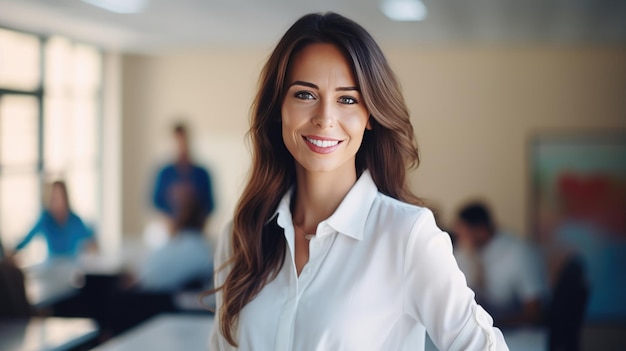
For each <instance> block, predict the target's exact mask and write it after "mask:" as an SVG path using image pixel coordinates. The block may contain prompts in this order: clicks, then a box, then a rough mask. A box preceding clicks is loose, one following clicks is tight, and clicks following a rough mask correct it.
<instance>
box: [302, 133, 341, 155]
mask: <svg viewBox="0 0 626 351" xmlns="http://www.w3.org/2000/svg"><path fill="white" fill-rule="evenodd" d="M303 139H304V142H305V144H306V145H307V146H308V147H309V149H311V151H313V152H316V153H318V154H329V153H331V152H333V151H335V150H336V149H337V148H338V147H339V144H341V143H342V142H343V140H337V139H332V138H325V137H319V136H303Z"/></svg>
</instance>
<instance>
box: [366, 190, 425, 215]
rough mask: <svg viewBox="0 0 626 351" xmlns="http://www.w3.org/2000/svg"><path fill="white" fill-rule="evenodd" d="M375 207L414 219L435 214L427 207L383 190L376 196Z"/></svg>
mask: <svg viewBox="0 0 626 351" xmlns="http://www.w3.org/2000/svg"><path fill="white" fill-rule="evenodd" d="M374 207H375V208H374V209H375V210H377V211H381V212H383V213H385V214H387V215H391V216H398V217H403V218H407V219H412V220H414V221H415V220H417V219H419V218H421V217H424V216H426V217H428V216H433V213H432V211H431V210H430V209H428V208H427V207H424V206H420V205H415V204H410V203H408V202H404V201H402V200H398V199H396V198H393V197H391V196H389V195H385V194H383V193H381V192H378V194H377V196H376V200H375V201H374Z"/></svg>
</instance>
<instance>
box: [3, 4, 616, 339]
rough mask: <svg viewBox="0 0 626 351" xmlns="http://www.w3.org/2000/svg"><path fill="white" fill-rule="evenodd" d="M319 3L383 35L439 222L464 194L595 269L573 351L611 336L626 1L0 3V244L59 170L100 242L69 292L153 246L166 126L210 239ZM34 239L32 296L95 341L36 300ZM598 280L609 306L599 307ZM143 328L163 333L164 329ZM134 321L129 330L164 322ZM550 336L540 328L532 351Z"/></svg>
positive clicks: (39, 252) (534, 240) (131, 263)
mask: <svg viewBox="0 0 626 351" xmlns="http://www.w3.org/2000/svg"><path fill="white" fill-rule="evenodd" d="M416 3H417V4H421V5H424V7H422V6H421V5H420V6H418V5H415V4H416ZM394 6H396V7H397V8H399V9H400V12H399V14H398V13H397V11H396V13H395V14H394V13H393V7H394ZM424 10H425V12H424ZM320 11H322V12H323V11H335V12H338V13H340V14H343V15H345V16H347V17H349V18H351V19H354V20H355V21H357V22H358V23H360V24H361V25H363V26H364V27H365V28H366V29H367V30H368V31H370V33H371V34H372V35H373V36H374V38H375V39H376V40H377V41H378V42H379V44H380V45H381V46H382V48H383V51H384V52H385V54H386V56H387V58H388V60H389V61H390V63H391V65H392V67H393V69H394V70H395V72H396V74H397V75H398V77H399V79H400V82H401V84H402V87H403V91H404V96H405V98H406V101H407V104H408V107H409V109H410V111H411V118H412V122H413V125H414V127H415V132H416V135H417V141H418V144H419V148H420V153H421V164H420V166H419V168H418V169H417V170H415V171H412V172H411V173H410V183H411V185H412V187H413V189H414V190H415V192H416V193H417V194H418V195H419V196H420V197H422V198H423V199H424V200H425V202H426V204H427V205H428V206H430V207H432V208H433V209H434V210H435V212H436V215H437V219H438V223H439V225H440V227H442V228H443V229H446V230H452V228H453V225H454V221H455V216H456V212H457V210H458V209H459V207H460V206H461V205H462V204H464V203H465V202H467V201H468V200H471V199H476V198H479V199H481V200H483V201H485V202H486V203H488V204H489V206H490V208H491V209H492V211H493V215H494V217H495V218H497V222H498V225H499V227H502V228H504V229H506V230H507V231H508V232H510V233H513V234H514V235H516V236H518V237H519V238H521V239H522V240H523V241H525V242H528V243H531V244H532V245H534V246H536V247H537V248H538V251H539V252H540V253H542V254H544V259H545V261H546V262H547V261H550V259H551V258H554V257H555V255H556V254H553V251H552V250H553V249H554V245H561V247H567V250H569V251H570V252H575V253H576V254H577V255H578V256H579V257H582V258H583V259H584V260H587V262H586V267H587V273H588V274H592V275H594V276H591V277H588V280H589V281H590V290H589V291H590V295H589V296H590V297H589V299H588V301H587V303H586V304H585V308H586V309H585V320H584V324H583V327H582V332H581V333H582V334H581V342H582V349H585V350H621V349H624V348H625V347H626V343H625V337H624V334H625V333H624V332H625V331H626V307H624V306H625V302H624V301H625V300H626V299H624V296H626V295H621V294H620V293H621V292H624V293H626V273H624V271H623V267H624V265H623V264H624V262H625V258H624V257H626V2H624V1H620V0H603V1H591V0H572V1H535V0H533V1H517V0H506V1H496V0H484V1H475V2H467V1H459V0H437V1H434V0H424V1H423V2H419V1H413V0H387V1H385V0H367V1H359V0H340V1H329V0H323V1H315V2H306V3H304V2H292V1H285V0H283V1H250V0H238V1H228V0H206V1H198V0H184V1H165V0H135V1H130V0H128V1H122V0H120V1H114V0H83V1H79V0H55V1H44V0H0V242H1V244H2V246H4V250H5V251H9V250H11V249H12V248H14V246H15V245H16V244H17V243H18V242H19V241H20V240H21V239H22V238H23V237H24V236H25V235H26V233H27V232H28V231H29V230H30V228H31V227H32V225H33V223H34V222H35V221H36V220H37V218H38V216H39V214H40V212H41V209H42V206H43V204H44V203H45V197H46V187H45V184H46V183H47V182H49V181H52V180H56V179H64V180H65V181H66V183H67V186H68V189H69V195H70V199H69V200H70V203H71V204H72V209H73V211H74V212H76V214H77V215H79V216H80V218H82V219H83V221H84V222H85V223H86V224H87V225H88V226H89V227H90V228H93V231H94V233H95V238H96V239H95V240H96V242H97V244H98V253H97V254H85V257H83V258H82V259H81V260H79V264H78V266H79V269H78V270H76V269H75V268H72V272H73V273H72V274H73V275H72V276H73V277H75V275H76V274H75V273H76V272H81V273H82V276H81V279H79V280H82V281H79V282H76V281H74V280H76V279H74V278H72V279H74V280H73V281H72V282H71V284H70V285H71V286H72V289H75V290H76V289H77V290H80V288H77V287H82V288H86V287H87V285H86V283H88V282H92V281H94V279H95V280H97V282H96V283H97V284H101V283H102V281H101V280H102V279H100V278H102V276H109V274H110V273H111V272H112V273H111V274H117V273H119V272H121V271H122V270H124V271H125V270H133V269H136V268H137V266H139V265H140V264H141V262H142V260H143V259H144V258H145V257H146V256H148V255H149V253H150V251H151V250H154V248H155V247H157V246H159V245H163V240H164V239H163V238H162V237H160V236H159V233H160V230H161V229H160V228H161V227H159V225H158V223H159V220H160V217H159V214H158V212H157V211H156V210H155V209H154V207H153V206H152V204H151V197H152V192H153V188H154V184H155V181H156V174H157V171H158V169H159V168H160V167H161V166H163V165H164V164H165V163H166V162H168V161H170V160H171V159H172V158H174V150H175V145H174V142H173V141H172V138H171V129H172V126H173V125H174V123H176V122H180V121H183V122H184V123H185V124H186V125H187V126H188V130H189V138H190V143H191V144H190V149H191V154H192V155H193V159H194V160H195V162H197V163H198V164H200V165H202V166H204V167H206V168H207V169H208V170H209V172H210V174H211V177H212V182H213V194H214V198H215V204H216V207H215V211H214V212H213V213H212V214H211V216H210V218H209V220H208V221H207V223H206V226H205V228H204V233H205V236H206V239H207V240H208V241H209V242H212V241H214V240H215V238H216V237H217V236H218V235H219V233H220V232H221V230H222V229H223V227H224V225H225V224H226V223H227V222H228V221H229V219H230V218H231V216H232V213H233V209H234V206H235V204H236V201H237V199H238V196H239V194H240V190H241V189H242V187H243V184H244V181H245V179H246V173H247V170H248V167H249V164H250V154H249V150H248V148H247V144H246V139H245V133H246V131H247V127H248V117H249V109H250V104H251V102H252V100H253V98H254V93H255V88H256V83H257V79H258V74H259V72H260V70H261V68H262V65H263V64H264V63H265V60H266V59H267V57H268V55H269V53H270V51H271V50H272V49H273V46H274V45H275V43H276V42H277V41H278V39H279V38H280V36H281V35H282V33H284V31H285V30H286V29H287V28H288V26H289V25H290V24H291V23H293V21H295V20H296V19H297V18H298V17H300V16H301V15H303V14H305V13H308V12H320ZM397 15H400V17H402V16H405V17H406V16H409V15H413V17H412V18H397V17H396V19H393V17H394V16H397ZM572 223H573V225H574V227H575V229H573V230H569V231H568V230H567V228H571V226H572ZM577 223H578V224H580V223H584V225H582V224H581V225H579V226H576V224H577ZM568 226H569V227H568ZM589 227H593V228H592V229H589V230H586V231H585V230H582V229H580V228H589ZM563 228H566V229H563ZM598 228H599V229H598ZM563 231H565V233H564V234H563ZM46 252H47V249H46V244H45V241H44V240H43V239H38V240H35V242H33V243H31V244H30V245H29V246H28V247H27V248H25V249H24V250H23V252H20V254H19V256H18V257H17V259H16V262H17V265H18V266H19V267H20V269H21V270H23V271H24V272H25V273H24V274H25V277H24V279H25V281H26V290H27V291H26V293H27V295H28V296H29V297H30V298H31V301H30V303H31V304H32V305H35V307H37V304H38V303H41V305H40V306H43V308H41V310H44V312H43V313H42V312H41V310H40V311H39V312H38V315H39V316H47V317H49V318H53V317H79V318H78V320H76V321H75V322H81V323H86V324H85V325H83V327H84V331H85V332H84V335H82V336H81V337H85V336H88V337H89V338H91V341H90V342H88V343H83V345H82V346H81V345H80V343H78V344H72V345H70V346H71V347H73V348H74V349H80V348H81V347H82V348H83V349H87V348H88V347H93V346H96V345H98V344H99V343H100V341H105V340H107V339H109V338H108V336H106V335H105V336H102V335H98V334H102V333H101V330H99V328H98V323H95V322H93V318H91V317H92V316H90V315H89V313H86V312H85V310H81V311H78V312H77V311H76V309H75V308H74V307H75V306H74V307H72V306H67V304H68V303H67V301H66V303H65V304H64V303H63V301H59V300H55V299H53V300H50V301H38V302H34V301H32V300H33V296H35V298H36V299H39V298H41V299H44V298H43V297H42V295H45V294H44V292H45V291H46V288H47V287H46V284H48V283H46V279H39V281H38V280H37V279H38V277H39V278H41V276H42V275H46V276H49V272H48V271H45V270H44V271H43V272H45V273H41V272H42V271H41V269H42V268H41V267H47V263H46V262H48V261H49V260H47V258H46ZM542 262H543V261H542ZM620 264H621V265H620ZM46 269H49V268H46ZM55 269H56V268H55ZM545 269H546V271H547V272H549V267H548V263H546V267H545ZM64 274H65V273H64ZM94 277H95V278H94ZM98 279H100V280H98ZM48 280H50V279H48ZM548 280H549V279H548ZM594 283H596V284H597V285H596V287H597V286H603V288H602V289H604V290H601V291H604V292H605V293H606V295H602V296H603V297H602V298H606V299H609V300H602V301H598V297H597V296H599V295H594V285H593V284H594ZM29 284H30V285H29ZM38 284H39V285H38ZM42 284H43V285H42ZM611 284H613V285H611ZM29 288H30V289H31V290H33V289H34V290H36V291H35V292H33V291H28V290H29ZM59 289H60V288H59ZM52 290H54V289H52ZM42 291H43V292H42ZM192 291H193V292H192V293H191V295H180V296H176V298H177V299H178V302H180V301H183V305H185V303H184V302H187V304H186V305H187V307H188V308H187V309H189V310H192V311H193V313H192V316H191V317H190V316H189V315H188V314H187V315H186V316H187V317H185V318H192V319H193V318H203V315H202V312H199V310H202V308H199V306H197V304H196V303H195V302H196V301H195V299H194V296H196V295H197V291H199V290H198V289H195V290H193V289H192ZM607 291H608V292H607ZM595 293H596V294H598V289H596V290H595ZM194 294H195V295H194ZM60 296H64V295H60ZM190 296H191V298H190ZM604 296H606V297H604ZM74 297H75V296H74ZM190 299H191V300H190ZM189 301H191V302H189ZM82 303H85V301H82ZM58 304H60V306H61V307H60V308H59V305H58ZM188 305H193V306H192V307H189V306H188ZM600 305H608V306H609V307H602V306H600ZM598 306H600V307H598ZM55 308H57V309H56V310H55ZM181 309H183V310H184V309H185V308H180V307H179V306H177V307H176V308H172V309H171V310H169V312H179V311H180V310H181ZM607 311H608V312H607ZM611 311H614V312H615V313H612V312H611ZM57 312H58V313H57ZM198 314H201V316H198ZM42 318H43V317H42ZM51 322H55V323H56V322H59V321H58V320H52V321H51ZM153 322H154V321H153ZM157 322H158V323H160V324H158V323H157ZM157 322H155V323H157V324H158V325H157V326H158V327H159V328H165V329H167V326H168V325H169V324H167V323H172V324H173V325H175V324H176V321H175V320H172V321H170V320H160V321H157ZM38 323H40V324H41V325H44V324H45V323H46V321H45V320H40V321H39V322H38ZM178 323H179V324H178V325H179V328H181V327H180V326H181V325H185V327H187V326H189V325H200V326H203V327H206V325H207V324H206V323H208V322H207V320H206V319H201V320H200V319H199V320H198V322H197V323H196V322H194V321H193V320H190V319H187V320H180V321H179V322H178ZM185 323H186V324H185ZM203 323H204V324H203ZM3 326H4V327H5V329H6V328H7V327H6V324H0V334H2V330H1V328H2V327H3ZM79 329H80V328H79ZM165 329H164V330H165ZM6 330H9V329H6ZM141 332H144V333H143V334H142V333H141ZM141 332H137V333H136V335H134V337H135V339H137V338H139V339H141V338H142V337H143V338H144V339H146V338H147V339H151V338H152V339H153V337H148V336H146V335H153V336H154V335H157V336H158V335H159V334H161V335H169V334H167V333H168V332H167V331H164V332H161V333H158V332H155V331H154V330H151V331H145V330H144V331H141ZM170 332H171V330H170ZM7 333H9V332H7ZM11 333H13V332H11ZM150 333H152V334H150ZM18 334H19V333H18ZM206 334H207V335H206V336H207V337H208V331H206ZM2 335H4V334H2ZM12 335H17V334H15V333H13V334H12ZM19 335H22V334H19ZM124 335H126V336H127V339H129V340H130V339H132V337H133V335H130V336H128V334H124ZM137 335H140V336H141V337H139V336H137ZM89 338H87V339H89ZM118 338H119V337H117V336H114V337H112V340H110V341H108V342H109V343H111V342H116V340H117V339H118ZM547 338H548V337H547V336H546V335H545V334H543V336H541V337H540V339H539V340H540V342H541V343H542V347H545V349H546V350H547V349H548V345H547ZM0 339H1V338H0ZM135 339H132V340H131V341H128V340H126V341H127V344H123V342H120V343H119V345H122V346H115V345H114V346H109V348H108V349H107V348H106V347H107V346H106V345H107V343H104V344H102V345H101V346H100V347H104V349H105V350H114V349H124V347H127V348H126V349H134V348H132V347H131V346H124V345H128V343H131V342H137V341H136V340H135ZM94 340H95V341H94ZM535 340H536V339H535ZM83 341H84V340H83ZM118 341H119V340H118ZM122 341H124V340H122ZM203 341H204V339H203ZM40 342H44V341H40ZM45 342H48V341H45ZM45 342H44V343H45ZM50 342H56V341H55V340H53V341H50ZM77 345H78V346H77ZM85 345H89V346H85ZM133 345H135V347H136V345H139V344H133ZM187 345H188V346H191V347H192V348H195V347H202V346H203V345H193V344H187ZM44 346H45V345H44ZM144 346H145V345H144ZM42 347H43V346H42ZM115 347H118V348H115ZM161 347H166V346H163V345H161ZM142 348H146V347H142ZM147 348H150V347H147ZM0 349H2V347H0ZM18 349H19V348H18ZM70 349H72V348H70ZM512 349H513V348H512ZM528 349H533V348H528ZM19 350H21V349H19Z"/></svg>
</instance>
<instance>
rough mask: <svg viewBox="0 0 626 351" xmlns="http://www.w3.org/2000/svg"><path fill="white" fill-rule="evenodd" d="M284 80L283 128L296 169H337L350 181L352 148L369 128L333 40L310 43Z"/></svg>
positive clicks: (354, 151)
mask: <svg viewBox="0 0 626 351" xmlns="http://www.w3.org/2000/svg"><path fill="white" fill-rule="evenodd" d="M287 82H288V89H287V91H286V94H285V98H284V100H283V105H282V108H281V115H282V131H283V140H284V141H285V146H286V147H287V150H289V153H290V154H291V155H292V156H293V157H294V158H295V160H296V162H297V166H296V171H298V170H299V169H300V168H304V170H306V171H308V172H331V171H334V172H341V173H342V174H347V175H348V178H351V179H352V182H354V181H355V180H356V169H355V167H354V164H355V157H356V152H357V150H358V149H359V147H360V146H361V141H362V140H363V134H364V132H365V129H366V128H368V129H371V128H369V123H368V120H369V113H368V111H367V108H366V107H365V104H364V103H362V102H361V94H360V92H359V89H358V87H357V85H356V83H355V79H354V77H353V75H352V69H351V67H350V65H349V64H348V61H347V60H346V59H345V57H344V55H343V54H342V53H341V52H340V51H339V49H337V47H336V46H334V45H332V44H311V45H309V46H307V47H306V48H304V49H303V50H302V51H301V52H299V53H298V54H296V55H295V56H294V58H293V63H292V67H291V69H290V71H289V75H288V77H287ZM304 170H303V171H304Z"/></svg>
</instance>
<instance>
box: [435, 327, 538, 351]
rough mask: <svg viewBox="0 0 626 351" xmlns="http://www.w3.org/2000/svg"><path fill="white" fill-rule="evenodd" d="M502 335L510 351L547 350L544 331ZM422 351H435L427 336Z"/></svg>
mask: <svg viewBox="0 0 626 351" xmlns="http://www.w3.org/2000/svg"><path fill="white" fill-rule="evenodd" d="M503 335H504V340H506V344H507V346H508V347H509V350H511V351H545V350H547V349H548V332H547V331H546V330H545V329H516V330H505V331H504V332H503ZM424 351H437V348H436V347H435V345H434V344H433V342H432V341H431V340H430V337H428V335H427V336H426V347H425V348H424Z"/></svg>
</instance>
